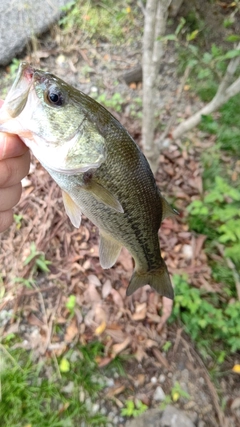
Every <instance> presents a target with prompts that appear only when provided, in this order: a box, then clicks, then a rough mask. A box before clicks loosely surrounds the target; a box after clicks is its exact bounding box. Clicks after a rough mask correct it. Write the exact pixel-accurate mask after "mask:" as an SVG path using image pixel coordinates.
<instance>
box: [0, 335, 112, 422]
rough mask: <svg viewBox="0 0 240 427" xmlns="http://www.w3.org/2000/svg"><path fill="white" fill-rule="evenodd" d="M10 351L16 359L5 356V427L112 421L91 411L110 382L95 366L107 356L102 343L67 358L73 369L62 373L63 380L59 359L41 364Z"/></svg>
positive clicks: (1, 369)
mask: <svg viewBox="0 0 240 427" xmlns="http://www.w3.org/2000/svg"><path fill="white" fill-rule="evenodd" d="M0 351H1V348H0ZM8 351H10V353H9V354H10V356H8V354H7V351H6V350H5V351H4V352H3V351H1V352H0V356H1V365H0V374H1V377H0V378H1V400H0V420H1V427H25V426H32V427H34V426H36V427H75V426H81V425H84V426H98V427H100V426H105V425H106V423H107V418H106V417H105V416H103V415H101V413H99V410H98V411H97V413H94V411H92V409H91V408H92V404H94V403H95V402H96V400H98V399H99V392H100V391H101V390H102V389H103V388H104V379H103V378H105V377H103V373H101V371H100V370H99V369H98V367H97V364H96V363H95V357H96V356H98V355H99V354H101V353H102V345H101V344H100V343H92V344H90V345H87V346H85V347H75V348H74V349H73V350H71V351H69V352H68V353H67V354H65V355H64V359H63V360H65V361H66V360H67V361H68V363H67V364H65V367H66V366H67V370H66V369H62V372H61V377H60V376H59V375H60V371H59V370H58V369H57V366H56V364H54V363H53V359H49V360H44V362H42V363H37V364H36V363H35V362H33V360H32V358H31V355H30V354H29V353H28V352H26V351H24V350H8ZM61 361H62V359H61V358H60V359H59V361H58V363H59V367H60V369H61V366H62V363H61ZM65 370H66V372H64V371H65ZM80 395H82V396H83V397H82V398H80ZM91 402H92V404H91Z"/></svg>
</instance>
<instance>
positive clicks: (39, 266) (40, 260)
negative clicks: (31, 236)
mask: <svg viewBox="0 0 240 427" xmlns="http://www.w3.org/2000/svg"><path fill="white" fill-rule="evenodd" d="M30 251H31V252H30V255H29V256H28V257H27V258H26V259H25V261H24V265H28V264H29V263H30V262H31V261H33V260H34V270H35V271H36V270H40V271H43V272H44V273H48V272H49V271H50V270H49V268H48V265H50V264H51V261H47V260H46V258H45V254H44V253H43V252H41V251H38V250H37V248H36V244H35V243H34V242H32V243H31V245H30Z"/></svg>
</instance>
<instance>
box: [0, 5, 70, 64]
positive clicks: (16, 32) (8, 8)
mask: <svg viewBox="0 0 240 427" xmlns="http://www.w3.org/2000/svg"><path fill="white" fill-rule="evenodd" d="M67 3H69V0H0V65H7V64H8V63H9V62H11V60H12V59H13V58H14V57H15V56H16V55H17V54H18V53H21V51H22V50H23V49H24V47H25V46H26V43H27V42H28V40H29V39H30V38H31V37H32V36H33V35H38V34H41V33H43V32H44V31H46V30H47V29H48V28H49V27H50V26H51V25H52V24H53V23H54V22H56V21H57V20H58V19H59V17H60V14H61V9H60V8H61V7H62V6H64V5H65V4H67Z"/></svg>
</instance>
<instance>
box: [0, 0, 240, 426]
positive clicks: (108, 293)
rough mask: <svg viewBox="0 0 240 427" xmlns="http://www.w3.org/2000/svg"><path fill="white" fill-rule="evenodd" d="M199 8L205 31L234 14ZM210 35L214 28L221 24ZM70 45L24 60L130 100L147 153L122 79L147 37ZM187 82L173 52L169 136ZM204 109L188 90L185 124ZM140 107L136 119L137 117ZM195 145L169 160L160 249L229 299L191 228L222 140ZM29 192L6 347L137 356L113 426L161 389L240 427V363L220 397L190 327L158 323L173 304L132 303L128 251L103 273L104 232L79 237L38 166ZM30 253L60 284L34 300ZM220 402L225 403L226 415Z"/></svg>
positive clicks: (39, 285) (163, 109) (11, 259)
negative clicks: (173, 213) (83, 348)
mask: <svg viewBox="0 0 240 427" xmlns="http://www.w3.org/2000/svg"><path fill="white" fill-rule="evenodd" d="M187 3H188V2H187ZM198 3H201V4H202V7H201V6H199V5H198V10H199V14H201V13H203V11H204V10H205V9H204V5H206V4H207V5H208V8H209V9H208V14H207V17H206V22H207V20H208V19H209V17H210V16H211V13H213V9H211V7H212V8H214V11H215V10H216V8H217V10H218V18H219V19H220V18H221V19H222V17H223V16H224V14H225V9H223V10H222V9H221V7H220V6H219V5H218V2H216V3H214V5H212V2H207V1H205V2H204V1H203V2H198ZM224 3H226V4H227V5H228V4H229V2H224ZM211 5H212V6H211ZM183 7H186V5H185V6H183ZM183 10H184V9H183ZM180 13H181V11H180ZM214 13H215V12H214ZM210 21H211V20H210ZM217 22H219V21H218V20H216V21H215V23H216V28H215V27H214V28H212V27H211V28H212V30H213V31H212V33H213V34H214V36H213V40H214V37H215V38H216V39H218V40H219V37H220V36H221V37H222V36H223V35H221V34H220V33H219V31H218V30H219V28H220V26H219V24H217ZM210 23H211V25H212V21H211V22H210ZM208 28H209V27H208ZM221 28H222V26H221ZM221 31H222V30H221ZM68 37H69V39H68V40H67V38H65V39H64V40H63V39H62V38H63V36H62V34H61V33H60V31H59V29H58V28H57V27H56V28H54V29H53V30H52V31H51V33H48V34H45V35H44V36H43V37H42V38H41V39H39V41H38V43H39V46H38V49H37V50H35V52H34V53H31V55H29V54H26V55H25V56H24V57H23V59H24V60H26V61H31V62H33V63H34V65H36V66H37V67H39V68H43V69H46V70H48V71H51V72H52V73H54V74H56V75H58V76H59V77H61V78H62V79H64V80H66V81H67V82H68V83H70V84H72V85H73V86H75V87H77V88H78V89H80V90H82V91H83V92H85V93H87V94H89V95H94V96H95V95H96V94H98V95H99V94H103V93H104V94H106V95H107V96H109V97H111V96H112V95H113V94H114V93H116V92H118V93H120V94H121V97H122V98H123V99H124V103H122V104H121V109H120V111H119V112H117V113H116V112H114V115H115V116H116V117H117V119H119V121H120V122H121V123H122V124H123V125H124V126H125V127H126V128H127V129H128V131H129V132H130V134H131V135H132V136H133V138H134V139H135V140H136V142H138V143H139V144H140V143H141V121H140V119H138V118H137V117H136V114H137V113H138V112H139V111H140V110H141V107H138V106H137V103H136V99H138V98H139V97H141V95H142V86H141V82H140V83H137V84H131V85H130V86H128V85H126V83H125V82H124V80H123V78H122V76H123V74H124V73H125V72H126V71H128V70H131V69H133V68H134V67H137V66H139V64H140V63H141V40H140V38H139V36H138V37H136V40H134V41H132V42H131V43H127V44H126V46H122V45H121V46H113V45H112V44H111V43H109V42H91V41H89V40H85V42H84V45H80V46H79V41H78V42H77V43H76V44H74V43H73V42H72V43H71V44H70V43H69V41H70V40H72V39H71V38H70V36H68ZM211 42H212V40H211ZM64 46H65V47H64ZM70 46H71V47H70ZM1 76H2V77H3V78H4V79H5V80H2V81H5V82H6V86H9V84H10V83H9V80H10V79H9V68H6V69H2V70H1ZM180 80H181V78H180V77H179V76H178V73H177V55H176V52H175V50H174V47H173V46H172V45H170V46H168V49H167V51H166V52H165V55H164V58H163V64H162V67H161V74H160V75H159V81H158V82H157V94H158V96H157V97H156V106H157V107H156V108H157V111H158V112H159V113H158V117H157V119H158V121H159V122H161V123H163V124H166V123H167V122H168V119H169V118H170V116H171V113H172V111H173V110H174V109H175V99H176V93H177V91H178V88H179V85H180ZM2 89H3V87H2ZM200 104H201V103H200V100H199V99H198V98H197V97H196V96H195V95H194V94H191V93H189V91H188V90H186V91H184V92H183V95H182V97H181V101H180V104H179V106H178V111H179V114H181V116H182V117H187V116H188V115H190V114H191V113H192V112H193V111H195V110H196V109H198V108H199V106H200ZM132 106H134V112H135V113H136V114H135V116H133V115H131V111H132V110H131V108H132ZM158 132H160V130H158ZM190 137H191V138H190V139H191V140H192V141H193V144H192V145H191V147H190V148H189V147H188V145H187V144H188V143H186V145H184V143H183V142H180V141H177V142H175V143H174V144H172V145H171V147H170V148H169V149H168V150H165V151H163V152H162V153H161V156H160V159H159V168H158V172H157V175H156V179H157V183H158V185H159V188H160V189H161V190H162V191H163V193H164V195H166V197H167V198H168V199H170V200H171V199H172V200H175V205H176V207H177V208H178V209H179V211H180V213H181V215H180V216H179V217H176V219H172V218H170V219H166V220H165V221H164V223H163V225H162V227H161V230H160V232H159V237H160V241H161V248H162V253H163V256H164V258H165V259H166V263H167V265H168V268H169V271H170V273H171V274H173V273H181V272H186V271H187V273H188V275H189V279H190V280H191V283H192V284H193V286H196V287H205V289H206V288H207V289H208V290H212V291H215V292H219V291H220V289H219V285H218V284H217V283H214V282H213V279H212V277H211V270H210V268H209V266H208V264H207V257H206V255H205V252H204V238H203V237H202V236H196V235H195V234H194V233H193V232H191V231H190V230H189V229H188V225H187V223H186V221H185V218H186V206H187V205H188V204H189V202H190V201H191V200H192V199H193V198H194V197H196V196H198V195H199V194H200V193H201V191H202V179H201V164H200V161H199V158H200V153H201V151H202V150H203V149H204V144H205V146H206V147H207V146H209V145H211V144H213V143H214V140H211V138H210V137H209V138H208V139H207V140H206V141H205V142H202V141H201V142H199V141H200V140H199V131H193V132H192V133H191V135H190ZM23 184H24V189H23V196H22V199H21V201H20V203H19V205H18V206H17V207H16V208H15V213H16V215H22V216H23V219H22V220H21V226H20V227H19V226H18V225H17V224H16V223H14V224H13V225H12V227H11V228H10V229H9V230H8V231H6V232H5V233H4V234H3V235H2V238H1V241H0V248H1V252H0V264H1V265H2V266H3V267H2V279H3V284H4V288H5V296H4V298H3V299H2V302H1V303H0V311H1V313H4V315H2V314H1V317H0V322H1V323H0V327H1V329H2V334H3V338H4V337H5V336H7V335H8V334H9V333H11V332H13V333H15V334H18V335H19V336H20V338H21V340H20V344H19V346H21V347H23V348H26V349H29V350H32V351H33V352H34V354H35V358H36V359H42V358H44V357H45V356H46V355H48V356H49V355H51V354H55V355H57V356H58V355H61V354H63V353H64V352H65V351H66V350H67V349H68V348H69V346H72V345H73V344H74V343H77V342H80V343H82V344H85V343H86V342H90V341H92V340H95V339H98V340H100V341H101V342H103V343H104V345H105V349H106V350H105V355H104V357H102V358H101V359H99V360H98V364H99V366H100V367H103V366H105V365H107V364H108V363H109V362H110V361H111V360H112V358H113V357H114V356H115V355H117V354H120V353H124V354H131V355H134V358H133V359H131V360H130V361H129V362H127V363H126V373H127V376H126V378H121V377H120V378H116V379H115V380H114V384H112V385H111V386H110V387H109V389H108V395H109V397H111V399H113V400H109V402H108V403H106V405H108V406H109V410H111V411H112V412H113V418H114V416H117V415H119V412H120V408H121V403H122V402H124V401H125V399H126V397H130V396H133V397H134V398H139V399H140V400H141V401H142V402H143V403H146V404H147V405H148V406H149V407H152V408H154V407H157V406H159V400H158V399H156V397H157V393H156V389H157V388H158V387H160V388H162V390H163V391H164V393H165V394H166V395H169V394H170V392H171V389H172V387H173V386H174V384H175V383H176V381H177V382H179V384H180V386H181V387H182V389H184V390H185V391H186V392H187V393H188V394H189V395H190V399H186V398H184V397H180V399H179V400H178V401H177V402H176V406H177V407H179V408H181V409H183V410H185V411H186V412H187V413H189V414H190V416H191V419H192V420H193V422H194V423H195V425H196V426H199V427H200V426H201V427H203V426H206V427H215V426H221V427H223V426H228V427H237V426H238V425H239V423H240V408H239V405H238V404H237V403H236V402H237V399H239V385H240V377H239V376H238V375H237V374H234V373H233V372H232V371H231V368H232V366H233V365H234V364H236V363H240V356H239V354H236V355H235V356H234V357H229V359H228V360H227V361H226V363H225V366H224V368H223V369H224V372H221V373H219V375H220V379H219V383H218V387H220V389H219V388H216V386H215V385H214V384H213V383H212V381H211V379H210V376H209V372H208V370H207V368H206V367H205V365H204V363H203V361H202V359H201V357H200V355H199V354H198V353H197V351H196V349H195V348H194V345H193V343H192V342H191V341H190V339H189V337H187V336H185V334H184V332H183V330H182V328H181V326H178V325H174V326H169V325H168V326H167V325H166V324H163V322H162V319H161V316H160V315H159V313H161V310H162V309H163V308H164V301H163V300H162V298H161V297H160V296H159V295H156V294H155V293H154V292H152V291H151V290H150V289H149V288H148V287H144V288H143V289H141V290H139V291H138V292H136V293H135V294H134V295H133V297H132V298H127V297H126V295H125V292H126V287H127V285H128V281H129V278H130V277H131V273H132V269H133V265H132V259H131V257H130V255H129V254H128V253H127V251H126V250H123V251H122V253H121V255H120V257H119V260H118V262H117V264H116V266H114V267H113V268H112V269H110V270H102V269H101V267H100V265H99V259H98V232H97V230H96V228H95V227H94V226H93V225H92V224H91V223H90V222H89V221H88V220H87V219H85V218H84V219H83V222H82V225H81V228H80V229H79V230H75V229H73V227H72V226H71V224H70V222H69V220H68V219H67V217H66V214H65V212H64V208H63V204H62V197H61V191H60V189H59V188H58V187H57V185H56V184H55V183H54V182H53V181H52V180H51V178H50V177H49V175H48V174H47V173H46V172H45V171H44V170H43V169H42V167H41V166H40V165H39V163H38V162H36V160H34V159H33V160H32V168H31V172H30V174H29V176H28V177H27V179H26V180H25V181H24V183H23ZM31 242H34V243H35V245H36V248H37V250H38V251H41V252H43V253H44V254H45V257H46V259H47V260H50V261H51V263H52V264H51V265H50V267H49V268H50V273H49V274H41V273H39V274H38V276H37V280H36V283H35V284H34V287H33V288H32V289H28V288H27V287H26V286H24V285H21V284H18V285H16V283H15V281H14V279H15V278H16V277H22V278H25V280H27V279H28V278H29V275H30V274H32V268H33V265H34V260H33V262H32V263H30V264H28V265H26V266H25V265H24V260H25V259H26V257H27V256H28V255H29V254H30V252H31ZM187 250H188V252H187ZM189 251H190V255H189ZM35 277H36V275H35ZM73 294H74V295H75V296H76V301H77V307H78V308H77V309H76V313H75V316H74V318H73V319H72V320H71V321H69V311H68V310H67V309H66V301H67V298H68V296H69V295H73ZM8 313H10V315H11V318H10V319H9V317H8ZM16 314H17V315H18V316H16ZM13 319H15V320H13ZM54 325H60V326H61V332H59V333H57V332H56V331H55V329H54V327H53V326H54ZM166 341H169V342H171V344H172V346H171V349H170V350H169V351H168V352H167V353H166V352H164V350H163V346H164V344H165V343H166ZM209 368H211V366H208V369H209ZM158 391H159V389H158ZM219 396H220V397H221V401H222V402H224V403H225V407H224V411H223V409H222V407H221V406H220V404H219ZM119 402H120V403H119ZM234 402H235V404H234ZM119 420H120V421H118V425H119V426H121V425H124V423H125V420H124V419H120V418H119Z"/></svg>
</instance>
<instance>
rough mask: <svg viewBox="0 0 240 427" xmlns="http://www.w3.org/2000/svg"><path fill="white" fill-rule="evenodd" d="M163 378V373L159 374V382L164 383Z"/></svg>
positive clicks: (164, 378)
mask: <svg viewBox="0 0 240 427" xmlns="http://www.w3.org/2000/svg"><path fill="white" fill-rule="evenodd" d="M165 380H166V377H165V375H163V374H161V375H159V382H160V383H164V381H165Z"/></svg>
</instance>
